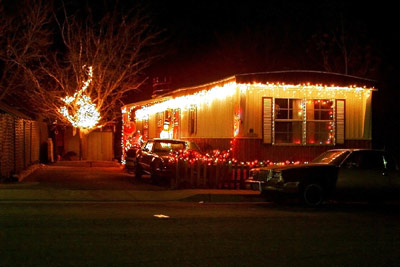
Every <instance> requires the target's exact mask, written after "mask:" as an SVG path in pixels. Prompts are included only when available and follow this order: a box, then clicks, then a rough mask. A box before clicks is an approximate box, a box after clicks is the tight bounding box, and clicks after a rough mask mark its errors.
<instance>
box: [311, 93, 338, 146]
mask: <svg viewBox="0 0 400 267" xmlns="http://www.w3.org/2000/svg"><path fill="white" fill-rule="evenodd" d="M333 108H334V106H333V101H332V100H329V99H318V100H317V99H313V100H308V101H307V104H306V110H307V116H306V121H307V122H306V127H307V128H306V142H307V144H320V145H322V144H326V145H329V144H332V143H333V137H334V134H333V132H334V118H333Z"/></svg>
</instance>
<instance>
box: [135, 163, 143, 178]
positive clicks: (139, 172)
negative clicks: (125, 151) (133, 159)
mask: <svg viewBox="0 0 400 267" xmlns="http://www.w3.org/2000/svg"><path fill="white" fill-rule="evenodd" d="M142 174H143V172H142V169H141V168H140V165H139V164H137V165H136V168H135V179H141V178H142Z"/></svg>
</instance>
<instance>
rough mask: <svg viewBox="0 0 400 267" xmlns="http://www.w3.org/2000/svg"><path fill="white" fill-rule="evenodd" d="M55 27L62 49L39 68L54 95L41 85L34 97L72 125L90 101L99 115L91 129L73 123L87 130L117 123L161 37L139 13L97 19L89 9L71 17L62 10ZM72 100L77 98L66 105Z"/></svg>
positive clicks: (132, 12) (133, 12)
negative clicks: (120, 112) (118, 115)
mask: <svg viewBox="0 0 400 267" xmlns="http://www.w3.org/2000/svg"><path fill="white" fill-rule="evenodd" d="M82 17H85V19H81V18H82ZM57 25H58V28H59V29H60V36H61V43H62V49H63V50H62V52H60V49H57V51H56V52H54V53H53V54H52V55H51V57H49V58H48V59H47V61H46V63H45V64H43V65H42V66H41V68H42V70H43V71H44V72H45V73H46V74H47V75H48V76H49V77H51V79H52V81H51V82H50V84H51V85H52V86H53V88H52V94H49V92H48V91H47V92H46V93H47V94H46V93H45V94H43V87H37V88H36V90H35V92H34V95H33V97H34V98H35V99H37V100H36V101H46V105H45V106H42V107H41V110H42V111H43V112H45V113H46V114H49V115H57V118H58V119H59V120H61V121H65V122H69V123H71V120H70V118H71V117H76V116H77V115H78V116H79V114H78V113H79V112H82V109H80V108H81V107H82V103H83V102H87V103H88V102H90V104H92V105H93V107H95V110H96V111H97V112H98V113H99V115H100V117H99V120H98V121H97V123H96V124H95V125H94V126H93V127H92V126H87V125H86V126H85V125H82V124H81V125H79V124H78V125H74V126H77V127H79V128H80V129H81V130H84V131H85V132H88V131H90V130H92V129H94V127H97V126H104V125H106V124H108V123H110V122H115V121H116V118H117V111H118V110H120V108H119V107H120V106H121V104H122V103H121V100H122V98H123V97H124V95H125V93H127V92H128V91H130V90H134V89H137V88H138V87H139V86H140V85H141V84H142V83H143V82H144V78H143V75H142V74H143V70H144V69H145V68H146V67H148V66H149V64H150V62H151V61H152V59H153V57H152V56H151V55H150V53H149V50H148V48H149V47H150V46H152V45H154V44H155V41H156V40H157V37H158V33H157V32H154V31H151V29H150V27H149V22H148V17H147V16H145V15H144V14H143V13H142V12H141V10H140V9H137V10H134V11H131V12H129V14H126V15H124V14H121V13H120V12H117V11H116V10H115V11H113V12H109V13H106V14H105V15H104V16H102V17H101V18H99V19H95V18H94V16H92V14H91V12H90V10H89V11H88V12H87V14H85V16H82V14H80V15H78V14H75V15H72V16H68V15H67V12H66V11H65V9H64V15H63V16H62V17H61V18H59V19H57ZM89 70H90V71H89ZM89 79H90V82H88V83H87V81H89ZM86 83H87V84H86ZM83 88H84V90H82V89H83ZM79 92H80V93H79ZM44 95H46V99H43V96H44ZM73 96H75V99H74V100H72V101H69V102H66V101H65V100H67V99H69V100H71V99H70V97H73ZM82 101H83V102H82ZM92 111H93V110H92ZM66 112H68V114H69V115H70V117H68V116H65V115H66ZM83 113H85V112H83ZM82 115H87V112H86V113H85V114H82Z"/></svg>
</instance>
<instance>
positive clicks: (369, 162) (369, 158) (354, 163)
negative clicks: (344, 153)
mask: <svg viewBox="0 0 400 267" xmlns="http://www.w3.org/2000/svg"><path fill="white" fill-rule="evenodd" d="M346 166H347V167H350V168H359V169H365V170H374V169H375V170H382V169H383V168H384V160H383V157H382V154H381V153H380V152H378V151H355V152H353V153H352V154H351V155H350V157H349V158H348V159H347V161H346Z"/></svg>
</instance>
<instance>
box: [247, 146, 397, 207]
mask: <svg viewBox="0 0 400 267" xmlns="http://www.w3.org/2000/svg"><path fill="white" fill-rule="evenodd" d="M246 183H247V184H248V185H250V187H251V188H252V189H253V190H259V191H260V192H261V193H262V194H264V195H266V196H268V197H273V198H274V199H275V200H277V199H281V198H282V196H289V195H292V196H296V197H298V198H299V199H300V200H302V201H303V202H304V203H305V204H306V205H308V206H318V205H320V204H321V203H323V202H324V201H325V200H327V199H329V198H337V199H347V200H361V199H364V200H381V199H386V198H389V197H390V198H393V197H396V196H397V195H398V193H399V192H400V175H399V171H398V166H397V164H396V162H395V160H394V159H393V157H392V156H391V155H390V154H389V153H387V152H385V151H379V150H369V149H335V150H328V151H326V152H324V153H322V154H321V155H320V156H318V157H317V158H315V159H314V160H313V161H312V162H311V163H309V164H302V165H287V166H272V167H263V168H255V169H252V170H250V175H249V179H248V180H246Z"/></svg>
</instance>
